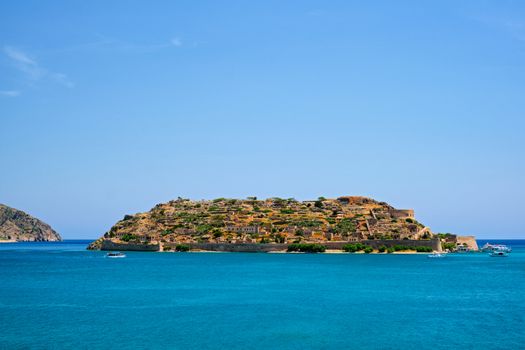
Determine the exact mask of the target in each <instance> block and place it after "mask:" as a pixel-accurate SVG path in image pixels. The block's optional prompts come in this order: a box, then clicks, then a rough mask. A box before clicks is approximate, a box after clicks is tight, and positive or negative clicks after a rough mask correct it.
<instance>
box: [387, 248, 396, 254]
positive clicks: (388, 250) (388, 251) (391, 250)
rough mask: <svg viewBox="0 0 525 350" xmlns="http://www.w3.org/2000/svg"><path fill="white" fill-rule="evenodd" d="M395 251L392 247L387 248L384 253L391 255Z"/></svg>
mask: <svg viewBox="0 0 525 350" xmlns="http://www.w3.org/2000/svg"><path fill="white" fill-rule="evenodd" d="M395 251H396V250H395V249H394V247H388V248H386V252H387V253H388V254H392V253H393V252H395Z"/></svg>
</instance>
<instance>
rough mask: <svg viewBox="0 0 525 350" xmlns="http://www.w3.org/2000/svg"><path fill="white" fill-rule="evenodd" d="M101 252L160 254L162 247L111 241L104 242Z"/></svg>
mask: <svg viewBox="0 0 525 350" xmlns="http://www.w3.org/2000/svg"><path fill="white" fill-rule="evenodd" d="M100 250H122V251H125V250H131V251H140V252H158V251H159V250H160V245H159V244H158V243H157V244H141V243H117V242H113V241H111V240H109V239H105V240H104V241H102V245H101V247H100Z"/></svg>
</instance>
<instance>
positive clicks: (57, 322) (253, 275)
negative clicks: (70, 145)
mask: <svg viewBox="0 0 525 350" xmlns="http://www.w3.org/2000/svg"><path fill="white" fill-rule="evenodd" d="M493 242H503V243H505V242H504V241H501V240H500V241H493ZM507 243H508V244H510V245H511V246H512V247H513V249H514V251H513V253H511V256H509V257H507V258H491V257H488V256H487V255H486V254H457V255H449V256H447V257H446V258H445V259H428V258H427V257H426V255H364V254H359V255H347V254H324V255H320V254H319V255H314V254H243V253H176V254H174V253H128V257H127V258H126V259H107V258H104V253H103V252H89V251H85V250H84V248H85V246H86V244H87V242H63V243H16V244H0V286H1V288H0V348H2V349H26V348H31V349H51V348H52V349H70V348H80V349H88V348H89V349H107V348H109V347H114V348H118V349H123V348H124V349H188V348H203V349H276V348H279V349H309V348H323V349H331V348H353V349H401V348H402V349H451V348H457V349H459V348H461V349H479V348H489V349H504V348H505V349H524V348H525V241H511V242H507Z"/></svg>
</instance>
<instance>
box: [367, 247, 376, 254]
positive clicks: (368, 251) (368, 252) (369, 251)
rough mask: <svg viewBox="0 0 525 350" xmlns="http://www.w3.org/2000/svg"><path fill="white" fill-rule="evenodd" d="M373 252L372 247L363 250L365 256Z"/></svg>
mask: <svg viewBox="0 0 525 350" xmlns="http://www.w3.org/2000/svg"><path fill="white" fill-rule="evenodd" d="M373 251H374V249H373V248H372V247H370V246H368V247H366V248H365V254H370V253H372V252H373Z"/></svg>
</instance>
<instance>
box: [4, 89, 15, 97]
mask: <svg viewBox="0 0 525 350" xmlns="http://www.w3.org/2000/svg"><path fill="white" fill-rule="evenodd" d="M0 95H1V96H5V97H17V96H20V91H18V90H0Z"/></svg>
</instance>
